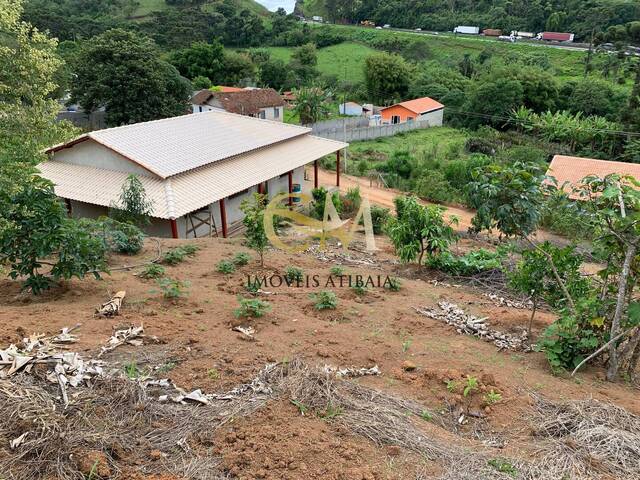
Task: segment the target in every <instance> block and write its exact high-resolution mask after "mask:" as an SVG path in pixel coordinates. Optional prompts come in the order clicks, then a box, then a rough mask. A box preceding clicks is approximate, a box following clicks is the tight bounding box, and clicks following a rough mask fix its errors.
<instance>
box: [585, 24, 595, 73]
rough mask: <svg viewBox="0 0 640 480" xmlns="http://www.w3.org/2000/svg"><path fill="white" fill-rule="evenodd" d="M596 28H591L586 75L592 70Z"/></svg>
mask: <svg viewBox="0 0 640 480" xmlns="http://www.w3.org/2000/svg"><path fill="white" fill-rule="evenodd" d="M595 32H596V29H595V28H593V29H592V30H591V43H589V52H588V53H587V61H586V63H585V64H584V76H585V77H586V76H587V75H588V74H589V70H591V56H592V55H593V36H594V35H595Z"/></svg>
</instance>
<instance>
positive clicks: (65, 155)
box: [53, 140, 155, 176]
mask: <svg viewBox="0 0 640 480" xmlns="http://www.w3.org/2000/svg"><path fill="white" fill-rule="evenodd" d="M53 158H54V159H55V161H57V162H63V163H71V164H73V165H85V166H89V167H96V168H102V169H105V170H116V171H119V172H127V173H133V174H136V175H147V176H155V175H154V174H153V173H151V172H149V171H148V170H146V169H144V168H142V167H141V166H139V165H137V164H135V163H133V162H132V161H130V160H128V159H126V158H125V157H123V156H122V155H119V154H117V153H116V152H114V151H113V150H110V149H108V148H106V147H104V146H103V145H100V144H99V143H98V142H94V141H93V140H85V141H84V142H80V143H77V144H75V145H74V146H73V147H72V148H64V149H62V150H59V151H57V152H55V153H54V154H53Z"/></svg>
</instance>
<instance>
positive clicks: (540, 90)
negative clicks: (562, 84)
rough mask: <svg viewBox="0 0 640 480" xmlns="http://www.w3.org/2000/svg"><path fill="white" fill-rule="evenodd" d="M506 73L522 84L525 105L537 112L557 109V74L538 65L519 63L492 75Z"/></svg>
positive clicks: (508, 76)
mask: <svg viewBox="0 0 640 480" xmlns="http://www.w3.org/2000/svg"><path fill="white" fill-rule="evenodd" d="M501 74H502V75H504V76H505V77H506V78H511V79H513V80H516V81H517V82H519V83H520V85H521V86H522V95H523V96H522V102H523V105H524V106H526V107H528V108H530V109H532V110H533V111H535V112H544V111H547V110H555V109H556V105H557V103H558V82H557V80H556V77H555V75H553V74H551V73H549V72H547V71H545V70H543V69H541V68H540V67H538V66H522V65H518V66H517V67H514V68H509V69H507V70H506V71H505V72H503V73H501V72H499V71H494V72H492V74H491V75H492V76H495V75H501Z"/></svg>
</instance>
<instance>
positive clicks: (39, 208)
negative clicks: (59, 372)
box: [0, 0, 106, 294]
mask: <svg viewBox="0 0 640 480" xmlns="http://www.w3.org/2000/svg"><path fill="white" fill-rule="evenodd" d="M21 12H22V2H21V1H15V0H13V1H9V0H0V32H1V33H0V35H2V37H3V40H6V41H5V42H2V43H0V264H7V265H8V266H9V275H10V276H11V277H12V278H15V279H17V278H25V277H26V280H25V284H24V286H25V288H29V289H31V291H32V292H33V293H34V294H35V293H39V292H41V291H42V290H44V289H46V288H48V287H49V286H50V285H51V284H52V283H53V282H55V281H57V280H59V279H63V278H64V279H68V278H71V277H74V276H76V277H83V276H84V275H86V274H88V273H94V274H95V275H98V273H97V272H98V271H100V270H102V271H104V270H105V269H106V264H105V260H104V253H105V252H104V244H103V242H102V241H101V240H100V239H99V238H97V237H94V236H92V235H91V234H90V233H89V232H88V231H87V230H86V229H83V228H82V226H81V225H80V224H79V223H78V222H77V221H75V220H72V219H69V218H67V217H66V211H65V209H64V207H63V206H62V205H61V203H60V202H59V201H58V199H57V198H56V196H55V193H54V189H53V185H52V184H51V183H50V182H48V181H46V180H44V179H42V178H40V177H39V176H38V175H37V170H36V169H35V166H36V165H37V164H38V163H40V162H41V161H43V160H44V159H45V157H44V155H43V153H42V151H43V149H44V148H45V147H47V146H49V145H52V144H55V143H59V142H61V141H64V140H67V139H68V138H69V137H70V136H72V135H74V134H75V133H76V130H75V129H74V128H71V127H70V126H69V125H68V124H66V123H64V122H61V123H58V122H56V113H57V111H58V108H59V107H58V104H57V102H56V101H55V100H52V99H51V98H50V95H51V93H52V92H54V91H55V90H56V88H57V85H56V84H55V76H56V73H57V72H58V71H59V69H60V68H61V66H62V62H61V60H60V58H59V57H58V56H57V55H56V42H55V40H52V39H49V38H48V37H47V36H46V35H44V34H42V33H40V32H38V31H37V30H36V29H34V28H33V27H32V26H31V25H29V24H28V23H24V22H21V21H20V14H21Z"/></svg>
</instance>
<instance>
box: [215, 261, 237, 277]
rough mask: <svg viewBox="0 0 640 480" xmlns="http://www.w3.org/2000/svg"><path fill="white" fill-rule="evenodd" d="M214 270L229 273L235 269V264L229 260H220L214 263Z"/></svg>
mask: <svg viewBox="0 0 640 480" xmlns="http://www.w3.org/2000/svg"><path fill="white" fill-rule="evenodd" d="M216 271H218V272H219V273H224V274H225V275H229V274H231V273H233V272H235V271H236V265H235V263H233V262H232V261H231V260H221V261H219V262H218V264H217V265H216Z"/></svg>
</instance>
